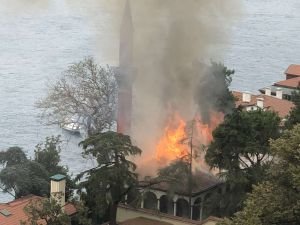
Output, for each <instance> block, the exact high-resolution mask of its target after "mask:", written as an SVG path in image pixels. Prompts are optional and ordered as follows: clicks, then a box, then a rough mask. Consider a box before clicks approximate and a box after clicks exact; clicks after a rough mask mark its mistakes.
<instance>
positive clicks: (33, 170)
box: [0, 160, 49, 198]
mask: <svg viewBox="0 0 300 225" xmlns="http://www.w3.org/2000/svg"><path fill="white" fill-rule="evenodd" d="M0 181H1V183H2V184H3V186H4V188H3V191H5V192H11V191H13V192H14V193H15V194H14V196H15V198H19V197H22V196H25V195H28V194H35V195H39V196H43V195H46V194H48V193H49V182H48V172H47V171H46V170H45V168H44V167H43V166H42V165H40V164H39V163H36V162H34V161H29V160H28V161H27V162H25V163H21V164H16V165H13V166H7V167H5V168H4V169H3V170H2V171H1V172H0Z"/></svg>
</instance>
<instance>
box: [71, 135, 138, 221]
mask: <svg viewBox="0 0 300 225" xmlns="http://www.w3.org/2000/svg"><path fill="white" fill-rule="evenodd" d="M80 146H82V147H83V149H84V152H83V156H84V157H89V156H92V157H94V158H95V159H96V160H97V162H98V166H97V167H95V168H93V169H91V170H88V171H85V172H83V173H81V174H79V176H78V177H77V179H81V178H83V177H85V180H84V181H82V182H81V183H80V187H81V188H83V189H85V190H86V192H83V193H82V198H83V199H84V200H85V201H86V203H87V205H88V206H89V208H90V210H91V213H92V217H93V219H94V220H97V217H98V216H99V213H101V214H102V215H104V214H105V212H106V210H107V209H108V208H109V213H110V220H111V221H113V220H114V221H115V219H116V218H115V217H116V214H115V213H116V210H117V205H118V204H119V202H120V201H122V199H123V198H124V196H125V195H126V194H127V193H128V192H129V190H130V189H132V188H134V187H136V186H137V183H138V181H137V178H138V175H137V174H136V173H135V172H134V171H135V169H136V166H135V164H134V163H133V162H131V161H129V160H128V157H132V156H135V155H139V154H141V149H139V148H138V147H136V146H134V145H132V143H131V140H130V137H129V136H127V135H123V134H120V133H115V132H112V131H108V132H105V133H99V134H96V135H93V136H90V137H89V138H87V139H86V140H84V141H82V142H81V143H80Z"/></svg>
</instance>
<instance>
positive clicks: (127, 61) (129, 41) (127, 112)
mask: <svg viewBox="0 0 300 225" xmlns="http://www.w3.org/2000/svg"><path fill="white" fill-rule="evenodd" d="M132 58H133V24H132V15H131V7H130V2H129V0H126V5H125V10H124V15H123V19H122V23H121V28H120V49H119V68H118V71H117V82H118V88H119V89H118V110H117V132H119V133H123V134H127V135H130V130H131V112H132V74H133V69H132V61H133V60H132Z"/></svg>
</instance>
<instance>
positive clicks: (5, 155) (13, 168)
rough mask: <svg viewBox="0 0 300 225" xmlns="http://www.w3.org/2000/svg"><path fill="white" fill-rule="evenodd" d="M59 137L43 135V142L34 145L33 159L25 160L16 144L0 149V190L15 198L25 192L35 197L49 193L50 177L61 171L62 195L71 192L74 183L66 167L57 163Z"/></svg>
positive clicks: (24, 155)
mask: <svg viewBox="0 0 300 225" xmlns="http://www.w3.org/2000/svg"><path fill="white" fill-rule="evenodd" d="M60 143H61V141H60V137H59V136H58V137H47V138H46V141H45V143H44V144H42V143H40V144H38V145H37V146H36V150H35V158H34V160H31V159H27V157H26V154H25V153H24V152H23V151H22V149H21V148H19V147H12V148H9V149H8V150H7V151H3V152H0V163H1V164H2V165H3V166H4V168H3V169H2V170H1V171H0V181H1V183H2V186H3V187H1V189H2V190H3V191H5V192H7V193H10V194H11V195H13V196H14V197H15V198H19V197H22V196H25V195H28V194H34V195H38V196H45V195H49V190H50V179H49V177H50V176H53V175H55V174H63V175H66V176H67V188H66V195H67V196H69V195H70V194H71V192H70V188H72V187H73V186H74V183H73V182H72V180H71V178H70V176H69V175H68V174H67V172H68V170H67V169H66V168H64V167H62V166H60V165H59V162H60V156H59V153H60V146H59V145H60Z"/></svg>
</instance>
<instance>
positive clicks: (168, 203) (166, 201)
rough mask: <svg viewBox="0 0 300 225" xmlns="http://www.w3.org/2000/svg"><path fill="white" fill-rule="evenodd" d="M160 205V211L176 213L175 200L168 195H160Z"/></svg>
mask: <svg viewBox="0 0 300 225" xmlns="http://www.w3.org/2000/svg"><path fill="white" fill-rule="evenodd" d="M159 201H160V207H159V211H160V212H162V213H168V214H171V215H173V214H174V203H173V200H172V199H170V198H169V197H168V196H167V195H163V196H161V197H160V200H159Z"/></svg>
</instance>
